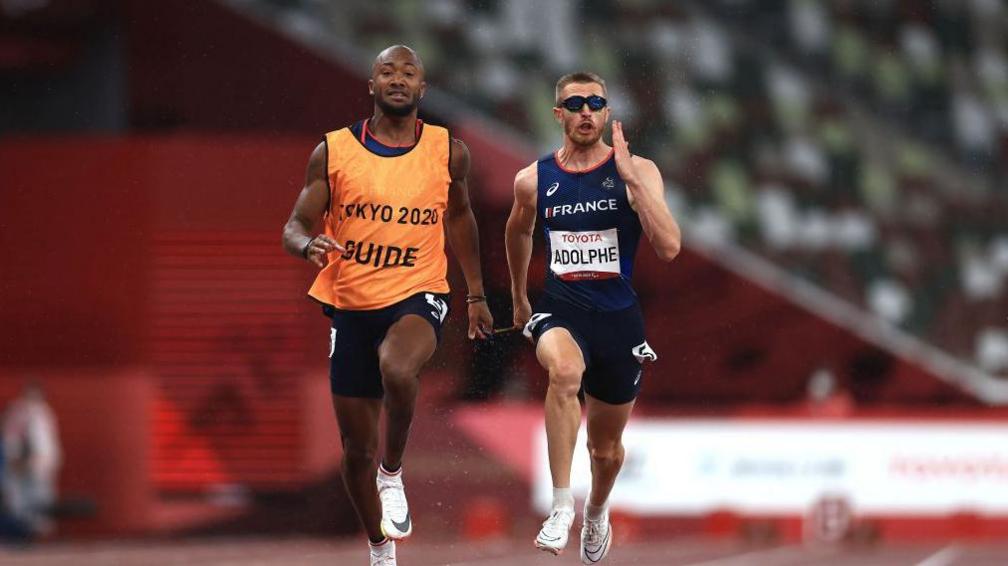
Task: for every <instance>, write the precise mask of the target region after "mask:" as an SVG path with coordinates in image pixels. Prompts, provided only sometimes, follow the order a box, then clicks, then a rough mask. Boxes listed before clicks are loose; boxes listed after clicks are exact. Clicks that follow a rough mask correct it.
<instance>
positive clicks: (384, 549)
mask: <svg viewBox="0 0 1008 566" xmlns="http://www.w3.org/2000/svg"><path fill="white" fill-rule="evenodd" d="M368 546H369V547H371V566H396V560H395V541H394V540H392V539H388V540H386V541H385V542H383V543H381V544H378V545H374V544H371V543H370V542H369V543H368Z"/></svg>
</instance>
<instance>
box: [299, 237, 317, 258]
mask: <svg viewBox="0 0 1008 566" xmlns="http://www.w3.org/2000/svg"><path fill="white" fill-rule="evenodd" d="M314 241H315V238H312V239H310V240H308V243H307V244H305V245H304V247H303V248H301V257H303V258H305V259H308V248H310V247H311V245H312V242H314Z"/></svg>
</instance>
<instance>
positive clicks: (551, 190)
mask: <svg viewBox="0 0 1008 566" xmlns="http://www.w3.org/2000/svg"><path fill="white" fill-rule="evenodd" d="M559 188H560V183H559V182H556V183H553V184H552V185H550V186H549V188H548V189H546V196H548V197H551V196H553V193H555V192H557V189H559Z"/></svg>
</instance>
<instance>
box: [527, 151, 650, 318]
mask: <svg viewBox="0 0 1008 566" xmlns="http://www.w3.org/2000/svg"><path fill="white" fill-rule="evenodd" d="M537 170H538V173H539V182H538V202H537V209H538V215H539V221H540V222H541V223H542V226H543V233H544V236H545V238H546V287H545V292H546V293H547V294H548V295H552V296H554V297H557V298H559V299H562V300H565V301H568V302H570V303H573V304H575V305H577V306H579V307H581V308H583V309H586V310H596V311H615V310H620V309H624V308H627V307H629V306H632V305H634V304H636V302H637V294H636V293H635V292H634V290H633V287H632V286H631V285H630V279H631V276H632V275H633V263H634V257H635V256H636V255H637V244H638V242H639V241H640V235H641V224H640V219H639V218H638V217H637V213H636V212H635V211H634V210H633V209H632V208H630V201H629V200H627V190H626V184H625V183H624V182H623V179H621V178H620V176H619V173H617V172H616V159H615V157H614V154H613V153H612V152H610V153H609V157H608V158H606V160H605V161H603V162H602V163H600V164H599V165H597V166H595V167H593V168H592V169H588V170H585V171H568V170H566V169H564V168H563V167H562V166H561V165H560V164H559V163H558V162H557V159H556V155H555V154H550V155H547V156H545V157H543V158H542V159H540V160H539V162H538V164H537Z"/></svg>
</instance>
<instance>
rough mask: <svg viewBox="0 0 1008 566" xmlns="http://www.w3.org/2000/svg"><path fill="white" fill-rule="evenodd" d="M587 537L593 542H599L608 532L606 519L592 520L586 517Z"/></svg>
mask: <svg viewBox="0 0 1008 566" xmlns="http://www.w3.org/2000/svg"><path fill="white" fill-rule="evenodd" d="M584 526H585V539H586V540H588V541H591V542H593V543H595V542H598V541H599V540H601V539H602V538H603V537H605V533H606V530H607V529H606V521H605V520H600V521H592V520H590V519H585V522H584Z"/></svg>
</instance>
